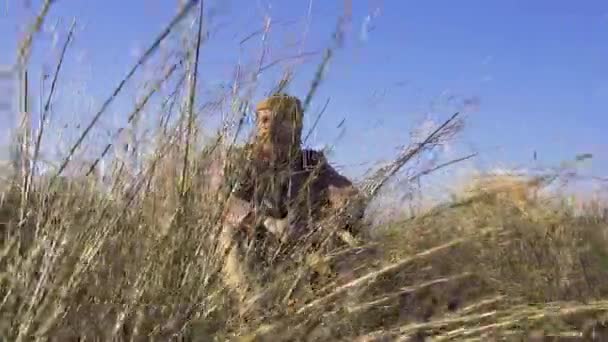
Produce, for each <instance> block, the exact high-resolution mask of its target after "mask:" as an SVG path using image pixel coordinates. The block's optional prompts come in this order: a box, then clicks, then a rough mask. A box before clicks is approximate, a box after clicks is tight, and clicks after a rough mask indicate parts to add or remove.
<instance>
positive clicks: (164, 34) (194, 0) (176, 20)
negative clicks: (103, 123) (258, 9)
mask: <svg viewBox="0 0 608 342" xmlns="http://www.w3.org/2000/svg"><path fill="white" fill-rule="evenodd" d="M197 2H198V0H191V1H189V2H188V3H187V4H186V5H185V6H184V8H183V9H182V10H181V11H180V12H179V13H178V14H177V15H176V16H175V17H174V18H173V19H172V20H171V22H170V23H169V24H168V25H167V27H166V28H165V29H164V30H163V31H162V32H161V33H160V34H159V36H158V37H157V38H156V39H155V40H154V42H153V43H152V45H150V47H149V48H148V49H147V50H146V52H145V53H144V54H143V55H142V56H141V58H140V59H139V60H138V61H137V62H136V63H135V65H133V67H132V68H131V70H129V72H128V73H127V75H126V76H125V77H124V78H123V79H122V80H121V81H120V83H119V84H118V86H117V87H116V88H115V89H114V91H113V92H112V94H111V95H110V96H109V97H108V99H106V101H105V102H104V103H103V105H102V106H101V108H100V109H99V111H98V112H97V113H96V114H95V116H94V117H93V120H91V122H90V123H89V124H88V125H87V127H86V128H85V130H84V131H83V132H82V134H81V135H80V137H79V138H78V140H77V141H76V143H75V144H74V145H73V146H72V148H71V149H70V152H69V153H68V156H67V157H66V158H65V159H64V161H63V163H62V164H61V166H60V167H59V170H58V171H57V173H56V174H55V175H54V176H53V178H51V182H50V185H51V186H52V185H53V184H54V182H55V180H56V179H57V177H59V176H60V175H61V173H62V172H63V170H65V168H66V167H67V165H68V163H69V162H70V160H71V159H72V157H73V155H74V153H75V152H76V150H77V149H78V147H80V145H81V144H82V142H83V141H84V139H85V138H86V136H87V135H88V134H89V132H90V131H91V129H92V128H93V126H95V124H96V123H97V121H98V120H99V118H100V117H101V115H102V114H103V113H104V112H105V111H106V109H107V108H108V107H109V105H110V103H111V102H112V101H113V100H114V98H115V97H116V96H117V95H118V93H120V91H121V90H122V88H123V87H124V85H125V84H126V83H127V81H128V80H129V79H130V78H131V77H132V76H133V74H135V71H137V69H138V68H139V67H140V66H141V65H143V63H144V62H145V61H147V60H148V58H150V56H151V55H152V53H154V51H156V49H157V48H158V47H159V46H160V43H161V42H162V41H163V40H164V39H165V38H166V37H167V36H168V35H169V33H171V30H172V29H173V28H174V27H175V26H176V25H177V24H178V23H179V22H180V21H181V20H182V19H183V18H184V17H185V16H186V14H188V12H189V11H190V9H191V8H192V7H193V6H194V5H195V4H196V3H197Z"/></svg>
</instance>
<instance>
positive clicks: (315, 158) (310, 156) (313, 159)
mask: <svg viewBox="0 0 608 342" xmlns="http://www.w3.org/2000/svg"><path fill="white" fill-rule="evenodd" d="M325 165H329V164H328V162H327V158H326V157H325V153H324V152H323V151H319V150H314V149H303V150H302V166H303V167H304V168H305V169H309V168H315V167H319V166H325Z"/></svg>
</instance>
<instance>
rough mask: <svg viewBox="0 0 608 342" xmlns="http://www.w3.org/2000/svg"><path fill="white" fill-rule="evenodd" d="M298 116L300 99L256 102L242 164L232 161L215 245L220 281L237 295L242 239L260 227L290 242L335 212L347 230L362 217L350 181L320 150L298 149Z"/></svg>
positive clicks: (241, 277)
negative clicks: (231, 181) (219, 258)
mask: <svg viewBox="0 0 608 342" xmlns="http://www.w3.org/2000/svg"><path fill="white" fill-rule="evenodd" d="M302 115H303V112H302V106H301V102H300V100H298V99H297V98H295V97H292V96H288V95H285V94H277V95H273V96H271V97H269V98H267V99H265V100H263V101H262V102H260V103H259V104H258V105H257V108H256V134H255V139H254V140H253V142H252V143H250V144H248V145H247V146H246V147H245V148H244V154H245V158H244V159H241V161H243V160H244V162H242V163H239V164H238V165H234V164H233V169H234V170H233V171H236V174H239V176H237V177H236V179H235V183H236V184H235V185H234V189H233V191H232V193H231V195H230V198H229V200H228V204H227V209H228V210H227V215H226V221H225V224H224V227H223V231H222V233H221V234H220V244H219V245H220V247H221V249H220V252H224V253H226V254H225V255H226V257H227V258H226V259H225V267H224V272H223V273H224V278H225V281H227V282H228V283H229V285H230V286H231V287H234V288H237V289H240V290H239V292H241V293H244V292H246V291H247V287H249V286H248V285H251V284H250V282H248V281H247V280H245V279H244V275H245V274H247V273H249V272H247V269H248V268H249V267H248V266H246V263H244V262H243V259H244V249H245V248H244V247H243V245H242V241H244V240H249V241H251V240H256V236H257V234H258V232H260V227H262V230H263V231H264V232H263V233H267V232H270V233H271V234H270V235H271V236H272V237H274V238H276V239H277V240H278V241H280V242H281V243H287V244H289V243H293V242H297V241H300V240H301V239H300V238H302V237H303V236H304V235H305V234H306V233H308V232H310V230H311V229H313V227H314V225H315V223H318V222H319V221H321V220H322V219H323V218H324V217H327V216H331V215H332V214H335V213H337V212H341V214H342V215H341V216H342V217H343V218H345V219H343V220H341V221H340V224H341V225H342V226H343V227H341V228H344V229H351V231H352V228H353V227H354V226H355V225H356V222H357V221H359V219H360V218H361V217H362V216H363V211H364V205H363V201H362V200H361V198H360V197H359V196H358V195H359V193H358V190H357V189H356V188H355V187H354V186H353V184H352V183H351V181H349V180H348V179H347V178H346V177H344V176H342V175H340V174H339V173H338V172H337V171H336V170H335V169H334V168H333V167H332V166H331V165H329V163H328V162H327V160H326V158H325V156H324V154H323V153H322V152H320V151H314V150H308V149H302V147H301V143H302V141H301V137H302V122H303V118H302ZM237 167H238V168H240V169H238V170H237V169H236V168H237ZM218 179H223V178H218ZM223 180H224V181H225V179H223ZM353 202H354V203H353ZM345 209H347V210H346V212H345ZM231 247H232V248H231Z"/></svg>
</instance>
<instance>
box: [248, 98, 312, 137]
mask: <svg viewBox="0 0 608 342" xmlns="http://www.w3.org/2000/svg"><path fill="white" fill-rule="evenodd" d="M264 109H268V110H272V111H273V112H274V114H275V115H276V116H277V119H279V120H292V121H293V122H294V123H295V125H296V129H297V130H299V131H301V130H302V121H303V115H302V103H301V102H300V100H299V99H298V98H297V97H295V96H289V95H287V94H275V95H272V96H270V97H268V98H266V99H264V100H262V101H260V102H259V103H258V105H257V106H256V111H260V110H264Z"/></svg>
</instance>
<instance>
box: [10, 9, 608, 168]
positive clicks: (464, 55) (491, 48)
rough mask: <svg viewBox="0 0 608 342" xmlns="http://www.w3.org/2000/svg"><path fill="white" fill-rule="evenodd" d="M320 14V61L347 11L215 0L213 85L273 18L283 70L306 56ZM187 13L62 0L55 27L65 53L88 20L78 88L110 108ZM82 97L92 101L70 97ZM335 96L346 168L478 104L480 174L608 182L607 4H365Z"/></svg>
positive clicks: (331, 117) (328, 138)
mask: <svg viewBox="0 0 608 342" xmlns="http://www.w3.org/2000/svg"><path fill="white" fill-rule="evenodd" d="M23 3H24V2H23V1H14V0H2V5H1V6H0V7H1V12H0V51H2V53H1V54H0V63H9V62H12V61H13V58H14V56H12V55H11V53H10V52H11V51H15V49H16V46H17V41H18V38H19V32H20V30H21V29H22V26H23V25H24V24H25V23H26V20H31V19H32V17H33V15H34V13H35V11H37V10H38V8H39V7H40V3H41V1H31V9H29V10H28V9H25V8H24V7H23ZM310 3H312V11H311V15H310V29H309V32H308V36H307V38H306V43H305V44H304V48H303V50H304V51H319V50H322V49H323V48H324V47H326V46H327V45H328V44H329V43H330V41H331V34H332V31H333V30H334V27H335V25H336V20H337V17H338V16H340V15H342V14H343V13H344V3H345V2H344V1H320V0H313V1H312V2H310V1H309V0H289V1H287V0H283V1H276V0H275V1H270V0H265V1H263V0H260V1H254V0H239V1H237V0H215V1H206V6H207V7H208V11H207V13H208V14H210V16H211V17H210V18H207V20H208V22H209V26H210V27H211V28H212V30H213V33H212V37H211V40H210V41H209V43H208V44H206V45H205V46H204V47H203V50H202V55H201V62H202V63H203V65H204V67H203V69H202V70H201V78H200V79H201V82H202V83H203V86H205V87H213V86H216V85H217V84H220V83H226V82H229V80H230V77H231V76H232V73H233V70H234V66H235V64H236V63H237V61H238V56H239V40H241V39H242V38H243V37H245V36H247V34H248V33H250V32H252V31H254V30H256V29H259V28H261V26H262V24H263V18H264V15H265V14H266V13H267V14H269V15H270V16H271V17H272V18H273V21H274V26H273V31H272V32H271V40H272V45H273V47H274V50H272V51H276V52H272V53H271V56H270V59H273V58H278V57H281V56H287V55H290V54H296V53H297V49H298V47H293V48H291V49H292V50H291V51H290V50H289V48H288V47H287V44H289V42H290V41H295V40H297V39H300V38H301V37H302V36H303V33H304V31H305V27H306V20H307V19H306V18H307V13H308V8H309V4H310ZM175 12H176V1H169V0H146V1H144V0H123V1H116V0H106V1H92V0H89V1H84V0H58V1H57V2H56V4H55V5H54V6H53V7H52V9H51V13H50V15H49V18H48V20H47V25H50V24H53V23H55V22H57V20H58V19H60V20H61V21H60V22H59V25H58V28H59V32H60V34H59V36H58V38H59V40H58V42H59V43H58V44H59V46H60V45H61V44H62V42H63V39H65V35H66V31H67V27H68V26H69V23H70V21H71V19H72V17H76V19H77V21H78V25H79V30H78V31H77V35H76V41H75V43H74V45H73V47H72V48H71V50H70V52H69V54H70V56H71V57H70V60H71V61H72V63H71V66H70V67H68V68H67V69H66V70H67V71H66V76H65V78H68V77H71V78H72V79H74V80H81V79H86V80H87V85H86V90H82V91H83V92H86V95H87V96H90V97H93V98H97V101H98V102H97V106H99V102H100V101H102V99H105V97H106V96H108V95H109V94H110V92H111V91H112V89H113V87H114V86H115V85H116V84H117V82H118V81H119V80H120V79H121V78H122V76H123V75H124V73H125V71H126V70H127V68H128V67H130V65H132V63H133V62H134V61H135V57H134V56H133V55H132V52H135V51H136V49H141V48H144V47H145V46H147V44H148V43H149V42H150V41H151V39H153V37H154V36H156V35H157V33H158V32H159V31H160V29H161V28H162V27H163V26H164V25H165V24H166V23H167V22H168V20H169V19H170V18H171V17H172V16H173V15H174V14H175ZM368 16H370V17H371V25H368V29H366V28H365V27H366V24H365V21H366V17H368ZM51 46H52V35H51V34H44V35H42V36H41V39H39V40H38V41H36V42H35V45H34V49H35V51H34V56H33V58H32V63H33V64H34V67H36V65H40V64H41V63H42V62H43V61H45V60H46V61H47V63H49V64H50V66H51V67H53V66H54V59H51V58H50V57H56V52H55V54H52V53H51V52H50V51H52V49H51ZM259 47H260V39H259V37H258V38H256V39H255V40H252V41H251V42H250V43H248V45H246V46H245V49H244V52H243V53H244V54H243V55H241V56H243V58H247V59H249V60H251V59H252V58H257V57H256V55H251V53H253V52H255V53H257V52H259ZM55 50H57V49H55ZM320 58H321V56H320V55H317V56H314V57H313V58H312V59H310V60H309V63H308V64H306V65H305V66H304V67H302V68H300V69H299V71H298V74H297V75H296V76H297V82H296V84H295V85H294V88H293V89H292V90H293V92H294V93H296V94H297V95H300V96H302V97H304V96H305V90H306V89H307V86H308V84H309V83H310V81H311V79H312V77H313V73H314V68H315V65H316V64H317V63H318V62H319V60H320ZM83 70H86V72H84V71H83ZM277 71H280V69H277ZM70 72H71V74H70ZM34 73H35V71H34ZM270 75H272V72H269V76H267V78H266V80H267V81H270V80H271V79H270V78H269V77H271V76H270ZM262 77H265V75H262ZM262 90H263V91H267V89H262ZM73 91H75V90H73ZM72 95H74V97H78V96H80V95H81V94H74V93H72V94H69V91H64V92H63V93H62V96H64V97H65V96H67V97H72ZM328 97H331V102H330V105H329V108H328V110H327V113H326V114H325V116H324V117H323V118H322V120H321V122H320V124H319V129H318V134H317V135H316V136H315V138H316V143H320V142H324V143H331V142H333V141H334V139H335V138H336V134H337V130H336V126H338V124H339V123H340V122H341V121H342V119H344V118H345V119H346V124H345V127H346V132H345V135H344V136H343V137H342V139H341V140H340V142H339V145H338V148H337V150H336V155H335V156H333V158H334V160H337V161H338V162H339V163H341V164H348V165H351V164H356V163H360V162H369V161H374V160H378V159H384V158H388V157H390V156H391V155H393V154H394V151H395V149H396V148H397V147H398V146H400V145H403V144H405V143H407V141H408V134H409V133H408V132H409V129H410V128H411V127H412V125H413V124H415V123H417V122H420V120H422V119H423V118H424V117H425V116H427V115H430V116H431V117H432V118H434V119H436V120H440V119H442V118H446V117H447V116H449V115H450V114H452V112H453V111H454V110H456V109H459V108H462V103H463V101H470V102H472V103H474V104H476V105H475V106H473V107H472V108H471V107H467V108H468V110H467V128H466V131H465V133H464V135H462V137H461V138H460V139H459V141H458V145H457V147H458V151H460V152H462V153H466V152H467V151H469V150H474V151H479V152H481V153H482V155H481V157H480V158H479V160H478V162H479V163H481V164H480V165H488V164H493V163H496V162H502V163H506V164H507V165H514V164H517V165H521V164H529V163H531V162H532V154H533V151H534V150H536V151H537V153H538V158H539V160H540V161H541V162H543V163H558V162H559V161H561V160H563V159H570V158H572V157H573V156H574V155H575V154H577V153H583V152H586V153H593V154H594V161H593V162H592V166H591V169H590V171H591V172H593V173H594V174H596V175H606V174H607V173H608V172H607V171H608V152H607V151H608V135H606V134H605V133H604V131H605V130H606V129H608V2H606V1H600V0H587V1H581V2H578V3H575V2H573V1H565V0H537V1H529V0H517V1H516V0H513V1H487V0H462V1H436V0H424V1H406V0H392V1H379V0H368V1H358V0H354V1H353V9H352V22H351V26H350V28H349V31H348V32H347V36H346V45H345V46H344V48H343V49H341V50H339V51H338V53H337V55H336V57H335V59H334V60H333V62H332V64H331V65H330V69H329V72H328V74H327V80H326V81H325V82H324V83H323V85H322V87H321V89H320V93H319V96H318V97H317V98H316V100H315V102H314V107H313V108H314V109H318V108H320V107H321V106H322V104H323V103H324V102H325V99H327V98H328ZM64 100H65V98H64ZM121 101H122V102H121ZM132 102H133V101H130V100H125V99H122V100H120V101H118V102H117V105H116V106H114V107H113V110H114V111H121V110H123V109H122V108H127V109H124V111H128V108H130V107H129V106H131V105H132ZM121 106H126V107H121ZM96 109H97V107H93V108H92V109H90V110H91V111H93V110H96ZM309 120H310V121H312V119H309ZM313 143H314V142H313Z"/></svg>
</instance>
